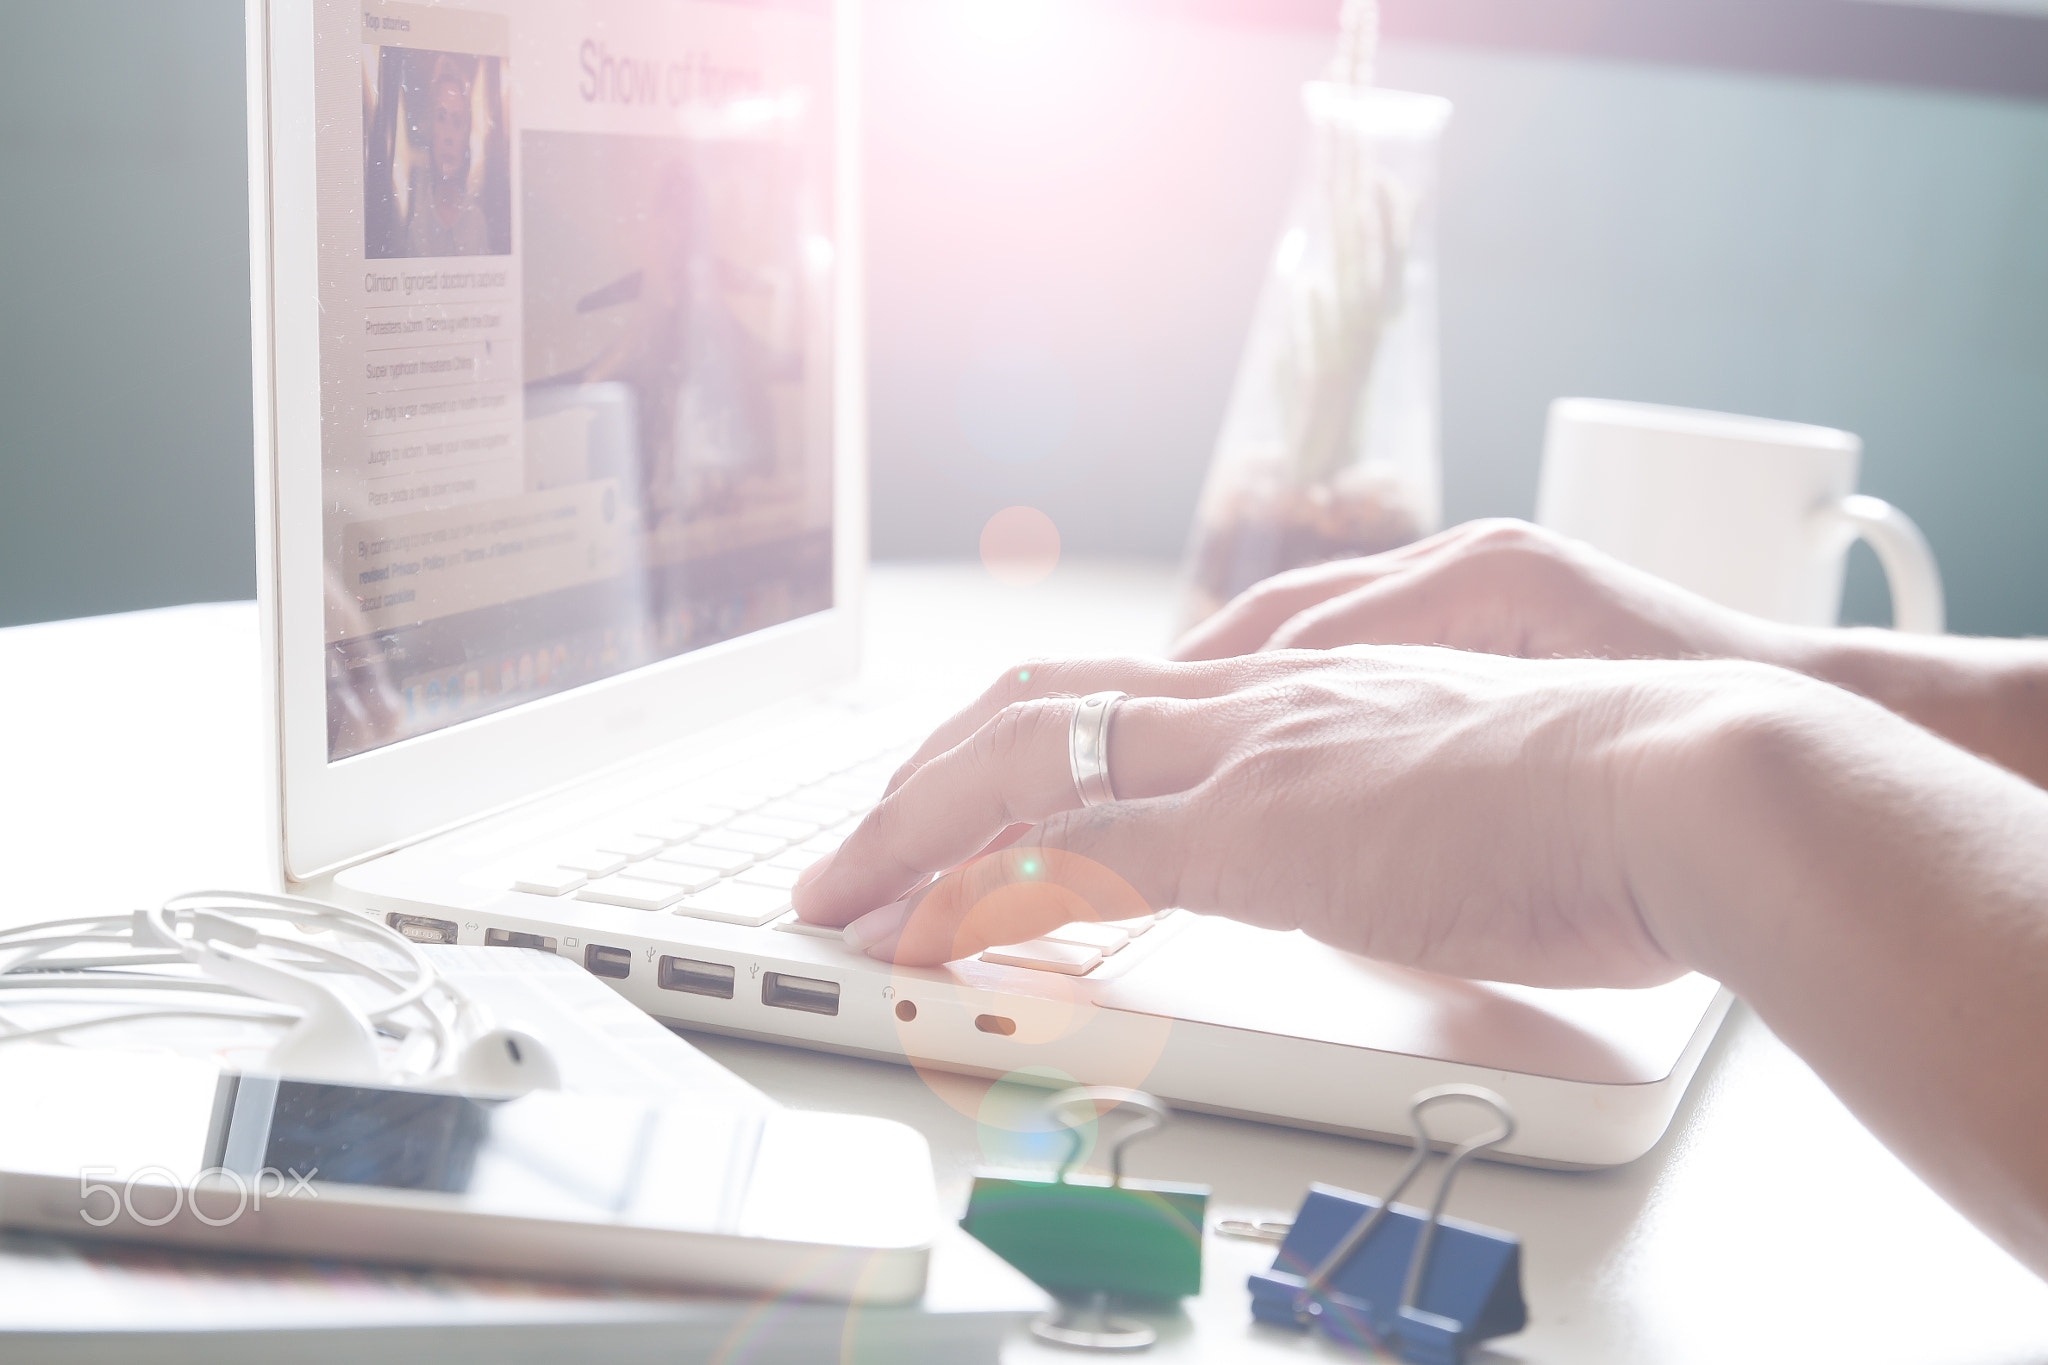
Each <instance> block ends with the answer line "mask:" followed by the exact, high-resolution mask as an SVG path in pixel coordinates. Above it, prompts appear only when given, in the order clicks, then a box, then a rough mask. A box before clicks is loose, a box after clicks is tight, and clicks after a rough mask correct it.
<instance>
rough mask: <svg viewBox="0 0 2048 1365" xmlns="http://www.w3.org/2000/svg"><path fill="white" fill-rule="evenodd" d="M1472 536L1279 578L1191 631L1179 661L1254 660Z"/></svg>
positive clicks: (1458, 532)
mask: <svg viewBox="0 0 2048 1365" xmlns="http://www.w3.org/2000/svg"><path fill="white" fill-rule="evenodd" d="M1466 534H1467V530H1466V527H1465V526H1454V527H1452V528H1451V529H1450V530H1448V531H1439V532H1438V533H1437V534H1435V535H1433V536H1426V537H1424V538H1423V539H1421V540H1417V541H1412V542H1410V543H1409V544H1407V545H1403V546H1400V547H1399V548H1397V549H1392V550H1386V551H1383V552H1381V553H1379V554H1376V555H1366V556H1364V557H1362V558H1359V559H1339V560H1333V561H1331V562H1330V563H1327V564H1312V565H1310V566H1308V567H1307V568H1302V569H1291V570H1289V571H1288V572H1286V573H1280V574H1275V575H1273V576H1272V577H1271V578H1268V579H1266V580H1265V581H1264V582H1262V583H1256V584H1254V585H1253V586H1251V587H1249V588H1247V589H1245V590H1244V591H1243V592H1241V593H1239V594H1238V595H1237V596H1236V597H1235V598H1233V599H1231V601H1230V602H1229V603H1227V604H1226V605H1225V606H1224V607H1223V609H1222V610H1221V611H1218V612H1217V613H1216V614H1215V615H1214V616H1211V617H1210V618H1209V619H1208V620H1206V621H1204V622H1202V623H1201V624H1200V625H1198V626H1196V627H1195V628H1194V629H1193V630H1191V631H1189V632H1188V633H1187V634H1186V635H1185V636H1183V637H1182V638H1181V640H1180V642H1179V643H1178V644H1176V645H1175V646H1174V647H1173V657H1174V658H1175V659H1180V660H1197V659H1222V658H1229V657H1233V656H1235V655H1239V654H1250V653H1251V652H1252V651H1254V650H1256V649H1258V648H1259V647H1260V646H1261V645H1262V644H1264V643H1265V642H1266V640H1267V639H1269V638H1270V637H1271V636H1272V634H1273V632H1274V631H1275V630H1277V629H1279V627H1280V625H1281V623H1283V622H1285V621H1286V620H1288V619H1289V618H1290V617H1292V616H1295V615H1297V614H1299V613H1300V612H1303V611H1306V610H1308V609H1309V608H1311V607H1313V606H1315V605H1316V604H1317V603H1319V602H1324V601H1328V600H1330V599H1331V598H1334V597H1338V596H1341V595H1343V594H1345V593H1348V592H1351V591H1352V590H1354V589H1356V588H1358V587H1359V586H1361V585H1363V584H1366V583H1371V582H1373V581H1375V580H1377V579H1380V578H1384V577H1386V576H1387V575H1389V574H1394V573H1399V572H1400V571H1401V570H1403V569H1405V568H1409V567H1412V566H1413V565H1414V563H1415V562H1416V561H1417V560H1423V559H1429V558H1433V557H1435V556H1436V555H1437V554H1439V553H1441V552H1442V551H1443V550H1444V549H1445V548H1446V547H1448V546H1452V545H1455V544H1457V543H1458V542H1459V541H1460V540H1462V539H1463V538H1464V536H1465V535H1466Z"/></svg>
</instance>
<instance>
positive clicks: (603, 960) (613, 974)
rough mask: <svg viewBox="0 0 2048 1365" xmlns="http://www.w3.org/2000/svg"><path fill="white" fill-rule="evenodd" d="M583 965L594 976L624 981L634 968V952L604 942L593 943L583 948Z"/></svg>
mask: <svg viewBox="0 0 2048 1365" xmlns="http://www.w3.org/2000/svg"><path fill="white" fill-rule="evenodd" d="M583 965H584V966H585V967H586V968H588V969H589V970H590V973H591V975H593V976H608V977H610V978H611V979H612V980H614V981H624V980H625V979H626V974H627V973H628V972H630V971H632V970H633V954H632V953H631V952H630V951H628V950H627V949H624V948H607V947H605V946H604V945H603V944H602V943H593V944H591V945H589V946H588V947H586V948H585V949H584V950H583Z"/></svg>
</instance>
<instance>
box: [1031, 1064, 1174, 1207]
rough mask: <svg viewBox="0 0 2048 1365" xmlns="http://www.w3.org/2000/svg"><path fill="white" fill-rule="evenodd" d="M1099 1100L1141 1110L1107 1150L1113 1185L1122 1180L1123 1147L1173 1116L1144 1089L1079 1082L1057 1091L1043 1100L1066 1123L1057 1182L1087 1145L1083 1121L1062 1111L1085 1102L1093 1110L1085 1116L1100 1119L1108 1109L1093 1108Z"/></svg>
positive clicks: (1057, 1117) (1164, 1124) (1061, 1181)
mask: <svg viewBox="0 0 2048 1365" xmlns="http://www.w3.org/2000/svg"><path fill="white" fill-rule="evenodd" d="M1103 1103H1107V1104H1108V1105H1109V1108H1110V1109H1115V1108H1118V1107H1119V1106H1122V1105H1130V1106H1131V1107H1132V1108H1134V1109H1142V1110H1144V1111H1145V1117H1144V1118H1142V1119H1140V1120H1139V1121H1138V1123H1137V1124H1136V1125H1135V1126H1134V1127H1131V1128H1127V1129H1125V1130H1124V1132H1123V1133H1122V1134H1121V1135H1120V1136H1119V1137H1118V1138H1117V1140H1116V1144H1115V1145H1114V1146H1112V1147H1111V1148H1110V1149H1109V1175H1110V1183H1111V1184H1114V1185H1121V1184H1123V1183H1124V1148H1126V1147H1128V1146H1130V1145H1131V1144H1132V1143H1133V1142H1135V1141H1137V1140H1138V1139H1139V1138H1141V1137H1144V1136H1146V1135H1147V1134H1149V1133H1155V1132H1157V1131H1158V1130H1159V1129H1161V1128H1164V1127H1165V1126H1166V1121H1167V1120H1168V1119H1169V1118H1171V1117H1172V1116H1173V1111H1172V1110H1170V1109H1168V1108H1167V1107H1166V1106H1165V1105H1164V1104H1162V1103H1160V1101H1158V1100H1156V1099H1154V1098H1153V1097H1152V1096H1150V1095H1148V1094H1146V1093H1145V1092H1144V1091H1142V1090H1126V1089H1125V1088H1124V1087H1122V1086H1120V1085H1079V1086H1075V1087H1074V1088H1073V1089H1071V1090H1062V1091H1060V1092H1059V1094H1057V1095H1054V1096H1053V1097H1052V1098H1051V1099H1050V1100H1048V1101H1047V1102H1046V1108H1047V1109H1048V1110H1050V1111H1051V1113H1052V1116H1053V1118H1055V1119H1057V1120H1058V1121H1059V1122H1060V1123H1061V1124H1063V1125H1065V1126H1066V1129H1067V1135H1068V1144H1069V1145H1068V1147H1067V1159H1066V1160H1065V1161H1062V1162H1061V1163H1060V1169H1059V1174H1058V1175H1056V1176H1054V1177H1053V1179H1054V1180H1055V1181H1056V1182H1057V1183H1059V1184H1062V1185H1064V1184H1066V1183H1067V1172H1068V1171H1071V1170H1073V1169H1074V1166H1075V1165H1076V1164H1077V1163H1078V1162H1079V1161H1080V1160H1081V1149H1082V1148H1083V1147H1085V1146H1086V1145H1087V1139H1085V1138H1083V1137H1082V1136H1081V1124H1082V1123H1085V1122H1086V1121H1087V1120H1086V1119H1079V1118H1074V1117H1071V1116H1069V1115H1068V1113H1067V1112H1066V1111H1067V1110H1069V1109H1071V1108H1073V1107H1074V1106H1076V1105H1080V1104H1086V1105H1088V1106H1089V1107H1090V1108H1091V1109H1092V1110H1094V1112H1092V1113H1091V1114H1090V1115H1089V1116H1088V1117H1089V1118H1100V1117H1102V1116H1103V1115H1104V1114H1106V1113H1108V1112H1109V1110H1108V1109H1099V1108H1096V1107H1095V1106H1097V1105H1100V1104H1103Z"/></svg>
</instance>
